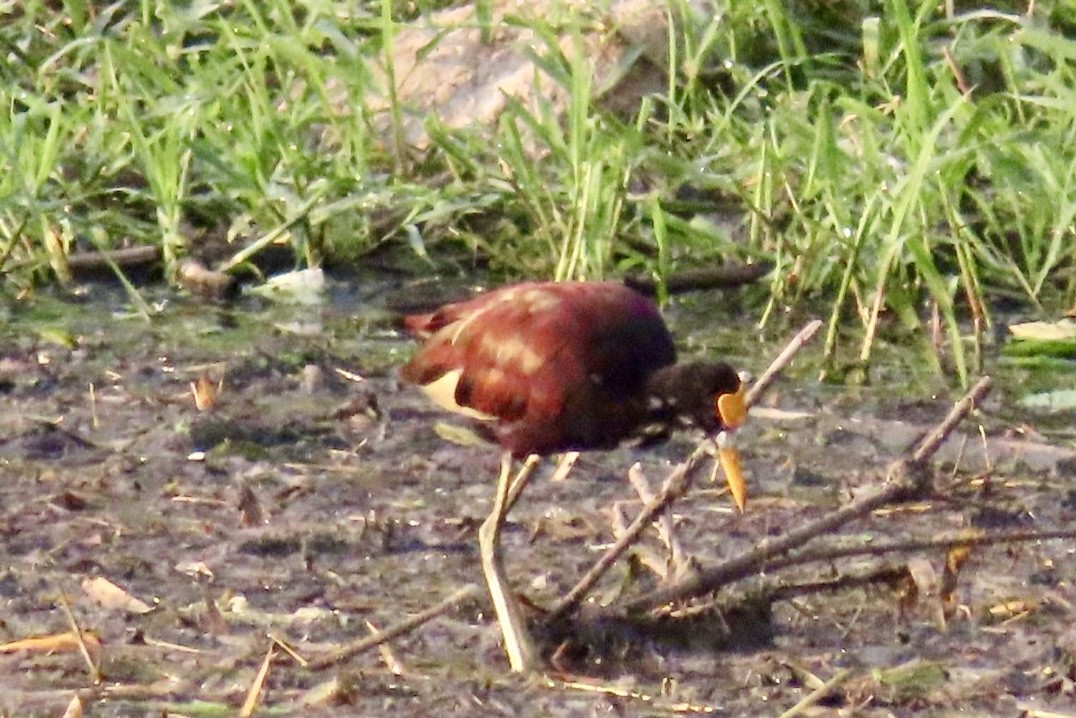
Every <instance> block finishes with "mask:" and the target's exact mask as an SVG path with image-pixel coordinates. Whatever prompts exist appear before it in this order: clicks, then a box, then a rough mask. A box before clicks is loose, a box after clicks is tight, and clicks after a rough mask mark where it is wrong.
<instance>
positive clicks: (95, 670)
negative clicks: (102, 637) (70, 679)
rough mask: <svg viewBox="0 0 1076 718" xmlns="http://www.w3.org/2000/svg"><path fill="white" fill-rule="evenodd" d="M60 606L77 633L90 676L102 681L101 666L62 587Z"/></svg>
mask: <svg viewBox="0 0 1076 718" xmlns="http://www.w3.org/2000/svg"><path fill="white" fill-rule="evenodd" d="M60 607H61V608H62V609H63V611H64V615H65V616H67V622H68V624H70V626H71V632H72V633H74V634H75V640H76V641H77V642H78V651H79V653H80V654H81V655H82V660H84V661H85V662H86V666H87V667H88V668H89V669H90V677H91V678H93V682H94V683H95V684H97V683H100V682H101V680H102V676H101V668H100V667H99V666H98V665H97V661H95V660H94V659H93V656H92V655H91V654H90V649H89V647H87V645H86V639H85V638H84V637H83V635H82V628H81V627H80V626H79V625H78V621H77V620H76V619H75V614H74V612H73V611H72V610H71V604H70V603H68V602H67V594H65V593H64V591H63V589H62V588H61V589H60Z"/></svg>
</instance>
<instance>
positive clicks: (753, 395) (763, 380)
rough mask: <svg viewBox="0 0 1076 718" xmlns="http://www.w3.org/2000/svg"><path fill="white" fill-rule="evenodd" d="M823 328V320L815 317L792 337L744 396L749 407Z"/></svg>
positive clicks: (756, 401) (755, 402)
mask: <svg viewBox="0 0 1076 718" xmlns="http://www.w3.org/2000/svg"><path fill="white" fill-rule="evenodd" d="M821 328H822V320H821V319H815V320H814V321H811V322H808V324H807V326H805V327H804V328H803V329H800V330H799V332H798V333H797V334H796V336H794V337H792V341H790V342H789V343H788V345H787V346H785V348H784V349H783V350H781V353H780V354H778V355H777V358H776V359H774V360H773V361H772V362H770V365H769V366H768V367H766V371H764V372H762V375H761V376H759V378H758V379H756V380H755V383H754V384H752V385H751V388H750V389H748V390H747V396H746V397H745V398H744V401H745V402H746V404H747V406H748V407H752V406H754V405H755V404H757V403H758V400H759V399H760V398H762V392H764V391H766V389H767V388H768V387H769V386H770V384H772V383H773V380H774V378H775V377H776V376H777V374H778V373H779V372H780V371H781V370H782V369H784V368H785V367H786V366H788V364H789V362H791V361H792V358H793V357H794V356H796V353H797V352H799V350H800V349H802V348H803V345H804V344H806V343H807V342H809V341H810V340H811V338H812V337H813V336H814V335H815V334H817V333H818V330H819V329H821Z"/></svg>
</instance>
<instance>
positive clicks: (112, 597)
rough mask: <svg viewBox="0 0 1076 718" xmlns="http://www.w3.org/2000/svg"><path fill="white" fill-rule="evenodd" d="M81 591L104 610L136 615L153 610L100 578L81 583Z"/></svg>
mask: <svg viewBox="0 0 1076 718" xmlns="http://www.w3.org/2000/svg"><path fill="white" fill-rule="evenodd" d="M82 591H83V592H84V593H85V594H86V595H87V596H89V597H90V598H92V599H93V600H95V601H97V603H99V604H101V605H102V606H104V607H105V608H111V609H114V610H119V611H126V612H127V613H136V614H143V613H149V612H150V611H152V610H153V607H152V606H150V605H149V604H147V603H145V602H144V601H142V600H140V599H138V598H135V597H134V596H132V595H131V594H129V593H127V592H126V591H124V590H123V589H122V588H120V587H119V586H117V585H116V584H114V583H112V582H111V581H109V580H108V579H107V578H103V577H101V576H98V577H96V578H87V579H86V580H84V581H83V582H82Z"/></svg>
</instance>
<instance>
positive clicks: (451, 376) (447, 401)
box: [422, 369, 497, 421]
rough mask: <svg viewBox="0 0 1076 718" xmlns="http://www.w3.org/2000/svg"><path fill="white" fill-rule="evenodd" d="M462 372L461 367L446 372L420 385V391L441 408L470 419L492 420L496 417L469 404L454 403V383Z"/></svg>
mask: <svg viewBox="0 0 1076 718" xmlns="http://www.w3.org/2000/svg"><path fill="white" fill-rule="evenodd" d="M461 374H463V370H462V369H455V370H453V371H450V372H448V373H447V374H445V375H444V376H442V377H441V378H440V379H437V380H435V381H432V382H430V383H429V384H423V385H422V391H423V392H425V394H426V396H427V397H429V399H430V401H432V402H433V403H434V404H437V406H439V407H441V408H442V409H447V410H448V411H452V412H455V413H457V414H462V415H463V416H469V417H471V418H472V419H478V420H480V421H493V420H494V419H496V418H497V417H495V416H490V415H489V414H483V413H482V412H480V411H475V410H474V409H472V408H471V407H469V406H460V405H459V404H457V403H456V385H457V384H459V382H460V375H461Z"/></svg>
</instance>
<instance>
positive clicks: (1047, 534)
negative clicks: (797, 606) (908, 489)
mask: <svg viewBox="0 0 1076 718" xmlns="http://www.w3.org/2000/svg"><path fill="white" fill-rule="evenodd" d="M1071 538H1076V529H1047V530H1046V531H997V532H993V533H984V534H981V535H976V534H960V533H950V534H946V535H942V536H935V537H933V538H929V539H920V540H913V541H891V542H888V543H877V544H871V545H870V546H819V547H817V548H815V549H809V550H804V551H800V552H799V553H796V554H794V555H792V556H784V557H782V558H778V559H774V560H770V561H767V562H766V571H767V572H775V571H780V570H782V569H786V568H789V567H790V566H802V565H803V564H807V563H817V562H820V561H836V560H837V559H842V558H851V557H853V556H884V555H886V554H893V553H915V552H917V551H930V550H931V549H948V548H950V547H953V546H963V547H968V548H971V547H974V546H992V545H994V544H999V543H1001V544H1010V543H1029V542H1032V541H1056V540H1059V539H1071Z"/></svg>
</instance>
